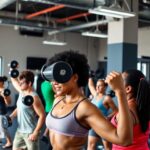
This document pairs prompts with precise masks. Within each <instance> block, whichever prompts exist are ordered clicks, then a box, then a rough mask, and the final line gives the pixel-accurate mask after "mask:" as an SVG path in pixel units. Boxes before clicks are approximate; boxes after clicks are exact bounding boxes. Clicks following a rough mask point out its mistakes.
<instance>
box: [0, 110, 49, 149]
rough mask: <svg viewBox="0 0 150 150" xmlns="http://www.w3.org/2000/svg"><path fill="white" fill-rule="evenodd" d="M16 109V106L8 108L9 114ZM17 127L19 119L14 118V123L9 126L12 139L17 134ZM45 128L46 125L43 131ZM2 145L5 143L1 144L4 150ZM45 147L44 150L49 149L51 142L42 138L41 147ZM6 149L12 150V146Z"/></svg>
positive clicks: (0, 146)
mask: <svg viewBox="0 0 150 150" xmlns="http://www.w3.org/2000/svg"><path fill="white" fill-rule="evenodd" d="M14 109H15V108H8V114H10V113H11V112H12V111H13V110H14ZM16 129H17V119H14V120H13V125H12V126H11V127H9V128H8V131H9V134H10V136H11V139H12V141H13V139H14V135H15V132H16ZM44 129H45V126H44V127H43V129H42V133H43V132H44ZM41 135H42V134H41ZM2 146H3V145H2V144H0V150H4V149H3V148H2ZM43 148H44V150H49V144H46V143H45V142H43V141H42V140H40V149H43ZM5 150H12V148H7V149H5Z"/></svg>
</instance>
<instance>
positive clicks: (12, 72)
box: [8, 60, 19, 78]
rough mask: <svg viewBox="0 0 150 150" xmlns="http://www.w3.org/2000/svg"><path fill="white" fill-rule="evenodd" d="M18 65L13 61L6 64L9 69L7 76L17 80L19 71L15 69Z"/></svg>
mask: <svg viewBox="0 0 150 150" xmlns="http://www.w3.org/2000/svg"><path fill="white" fill-rule="evenodd" d="M18 65H19V63H18V62H17V61H16V60H13V61H11V62H10V64H8V66H9V67H10V68H11V70H10V72H9V74H10V76H11V77H12V78H17V77H18V76H19V71H18V70H17V69H16V68H17V67H18Z"/></svg>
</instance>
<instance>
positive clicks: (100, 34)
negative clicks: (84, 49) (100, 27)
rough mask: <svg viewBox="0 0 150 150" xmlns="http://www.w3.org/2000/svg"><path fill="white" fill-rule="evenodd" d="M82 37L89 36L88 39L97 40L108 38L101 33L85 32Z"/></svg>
mask: <svg viewBox="0 0 150 150" xmlns="http://www.w3.org/2000/svg"><path fill="white" fill-rule="evenodd" d="M82 35H83V36H90V37H97V38H107V37H108V35H107V34H104V33H102V32H101V31H94V32H91V31H86V32H82Z"/></svg>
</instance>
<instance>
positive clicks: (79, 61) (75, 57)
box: [46, 50, 89, 87]
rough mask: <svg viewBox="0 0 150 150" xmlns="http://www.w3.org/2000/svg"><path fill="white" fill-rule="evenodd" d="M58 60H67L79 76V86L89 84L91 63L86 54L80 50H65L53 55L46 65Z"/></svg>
mask: <svg viewBox="0 0 150 150" xmlns="http://www.w3.org/2000/svg"><path fill="white" fill-rule="evenodd" d="M58 61H64V62H67V63H68V64H69V65H70V66H71V68H72V70H73V74H75V73H76V74H77V75H78V77H79V79H78V82H77V83H78V86H79V87H82V86H83V87H84V86H86V85H87V82H88V78H89V65H88V61H87V58H86V56H85V55H84V54H80V53H79V52H78V51H73V50H69V51H63V52H61V53H57V54H55V55H54V56H53V57H51V58H50V59H49V60H48V62H47V64H46V65H47V66H48V65H51V64H53V63H56V62H58Z"/></svg>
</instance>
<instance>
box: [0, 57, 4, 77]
mask: <svg viewBox="0 0 150 150" xmlns="http://www.w3.org/2000/svg"><path fill="white" fill-rule="evenodd" d="M2 72H3V68H2V56H0V75H2Z"/></svg>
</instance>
